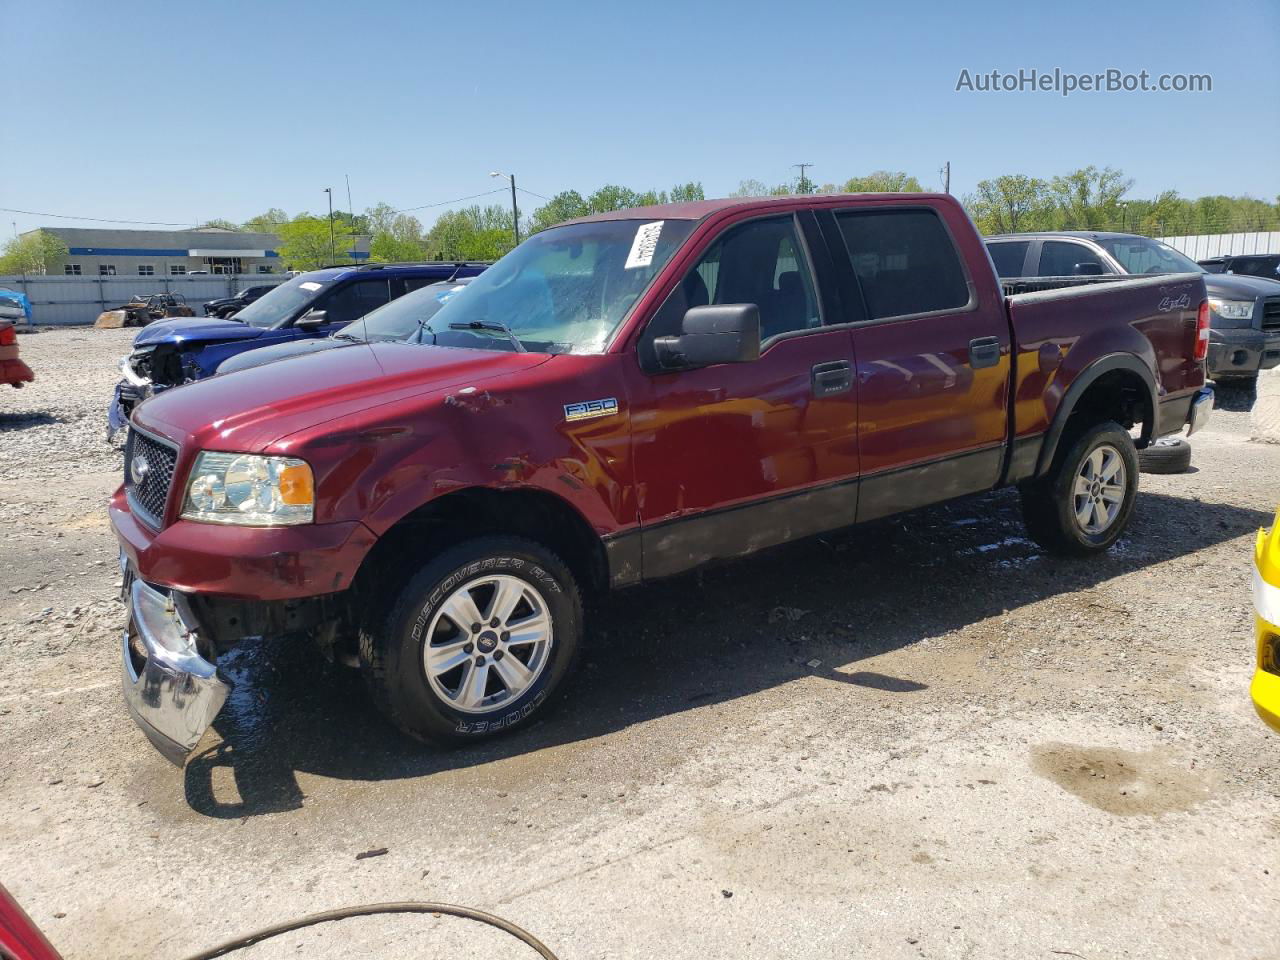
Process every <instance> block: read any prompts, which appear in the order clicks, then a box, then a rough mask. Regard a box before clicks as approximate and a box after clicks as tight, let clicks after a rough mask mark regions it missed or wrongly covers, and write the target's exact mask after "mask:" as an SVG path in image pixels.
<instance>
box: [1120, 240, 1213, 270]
mask: <svg viewBox="0 0 1280 960" xmlns="http://www.w3.org/2000/svg"><path fill="white" fill-rule="evenodd" d="M1098 243H1100V244H1102V246H1103V248H1104V249H1105V250H1106V251H1107V253H1109V254H1111V256H1113V257H1115V258H1116V262H1117V263H1119V264H1120V266H1122V267H1123V268H1124V272H1125V273H1204V272H1205V269H1204V267H1202V266H1200V264H1198V263H1196V262H1195V261H1194V260H1191V259H1190V258H1188V257H1184V256H1183V255H1182V254H1180V253H1179V252H1178V251H1177V250H1175V249H1173V247H1170V246H1167V245H1165V244H1163V243H1161V242H1160V241H1159V240H1152V239H1150V238H1149V237H1110V238H1107V237H1103V238H1100V239H1099V240H1098Z"/></svg>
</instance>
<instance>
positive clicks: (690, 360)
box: [653, 303, 760, 370]
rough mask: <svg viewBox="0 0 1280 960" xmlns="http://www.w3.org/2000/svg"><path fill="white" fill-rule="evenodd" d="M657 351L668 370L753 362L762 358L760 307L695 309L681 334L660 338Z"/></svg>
mask: <svg viewBox="0 0 1280 960" xmlns="http://www.w3.org/2000/svg"><path fill="white" fill-rule="evenodd" d="M653 352H654V354H655V356H656V357H657V359H658V363H659V365H660V366H661V367H662V368H663V369H664V370H690V369H693V368H696V367H710V366H714V365H715V364H717V363H750V362H751V361H752V360H757V359H759V357H760V308H759V307H757V306H756V305H755V304H754V303H725V304H718V305H716V306H711V307H692V308H691V309H689V310H688V311H686V313H685V315H684V319H683V320H682V321H681V323H680V335H679V336H676V337H658V338H656V339H655V340H654V341H653Z"/></svg>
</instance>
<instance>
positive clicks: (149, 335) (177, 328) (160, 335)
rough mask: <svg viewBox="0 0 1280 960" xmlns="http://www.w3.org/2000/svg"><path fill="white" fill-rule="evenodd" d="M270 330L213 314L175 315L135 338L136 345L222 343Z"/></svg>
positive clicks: (244, 338) (147, 327) (251, 336)
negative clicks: (204, 315) (213, 315)
mask: <svg viewBox="0 0 1280 960" xmlns="http://www.w3.org/2000/svg"><path fill="white" fill-rule="evenodd" d="M264 333H266V330H264V329H263V328H262V327H251V326H249V325H248V324H247V323H237V322H236V321H234V320H215V319H213V318H212V317H174V318H173V319H171V320H157V321H156V322H155V323H151V324H148V325H147V326H145V327H143V328H142V331H141V332H140V333H139V334H138V335H137V336H136V337H134V338H133V346H134V349H135V350H136V349H137V348H138V347H154V346H156V345H157V344H160V343H175V344H179V345H181V344H183V343H188V342H192V343H195V342H199V343H222V342H224V341H227V340H252V339H254V338H255V337H260V336H262V335H263V334H264Z"/></svg>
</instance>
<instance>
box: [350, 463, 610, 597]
mask: <svg viewBox="0 0 1280 960" xmlns="http://www.w3.org/2000/svg"><path fill="white" fill-rule="evenodd" d="M489 535H509V536H519V537H525V538H527V539H530V540H533V541H535V542H537V543H540V544H542V545H543V546H545V547H547V548H548V549H549V550H551V551H552V552H554V553H555V554H556V555H557V556H559V557H560V559H561V560H562V561H563V562H564V564H565V565H566V566H567V567H568V568H569V570H570V571H571V572H572V573H573V575H574V578H575V579H576V580H577V581H578V584H579V587H580V588H581V589H582V590H583V591H584V592H585V593H587V594H588V595H592V594H597V593H602V592H604V591H605V590H606V589H607V588H608V584H609V572H608V571H609V562H608V557H607V553H606V549H605V543H604V540H603V539H602V538H601V537H600V536H599V535H598V534H597V533H596V532H595V530H594V529H593V528H592V526H591V524H590V523H589V522H588V521H587V519H586V517H584V516H583V515H582V513H580V512H579V511H578V510H577V508H575V507H574V506H573V505H572V504H571V503H570V502H569V501H567V500H565V499H564V498H563V497H560V496H557V495H556V494H554V493H551V492H550V491H547V490H545V489H542V488H540V487H533V486H516V487H501V488H494V487H483V486H472V487H463V488H460V489H457V490H451V491H450V492H448V493H446V494H442V495H441V496H438V497H435V498H433V499H431V500H429V501H427V502H426V503H424V504H422V505H420V506H419V507H417V508H416V509H414V510H411V511H410V512H409V513H407V514H405V515H404V516H403V517H401V518H400V519H399V520H397V521H396V522H395V523H394V524H392V525H391V526H390V527H389V528H388V529H387V530H386V531H385V532H384V533H383V534H382V536H380V537H379V538H378V541H377V543H375V544H374V546H373V548H372V549H371V550H370V551H369V553H368V554H367V555H366V556H365V558H364V561H363V562H362V564H361V566H360V569H359V571H358V572H357V573H356V584H357V586H358V587H362V588H364V589H370V588H373V589H377V590H386V589H390V588H394V587H395V586H397V584H398V582H399V581H400V580H401V579H407V576H408V575H411V574H412V572H413V570H415V569H416V568H417V566H418V561H419V560H420V559H425V558H426V557H427V556H429V555H430V553H431V552H432V551H433V550H436V549H439V547H440V546H441V544H442V543H448V542H449V541H451V540H454V539H457V538H461V537H466V538H467V539H471V538H473V537H481V536H489ZM401 574H403V575H404V576H403V577H402V576H401Z"/></svg>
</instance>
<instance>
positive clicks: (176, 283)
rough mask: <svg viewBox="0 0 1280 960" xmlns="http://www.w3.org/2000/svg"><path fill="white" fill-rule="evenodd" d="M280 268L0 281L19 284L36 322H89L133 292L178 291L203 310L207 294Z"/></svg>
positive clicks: (262, 278) (269, 276)
mask: <svg viewBox="0 0 1280 960" xmlns="http://www.w3.org/2000/svg"><path fill="white" fill-rule="evenodd" d="M288 279H289V276H288V274H283V273H237V274H222V275H212V274H211V275H209V276H194V277H192V276H176V277H173V276H170V277H135V276H116V277H42V276H32V275H28V276H26V277H25V278H24V277H21V276H4V277H0V287H8V288H9V289H10V290H19V291H21V292H22V293H25V294H26V295H27V299H29V300H30V301H31V322H32V323H37V324H77V323H93V321H94V320H96V319H97V318H98V314H99V313H101V312H102V311H103V310H107V309H109V308H111V307H118V306H120V304H122V303H124V302H125V301H126V300H128V299H129V298H130V297H131V296H133V295H134V294H140V295H142V296H147V295H148V294H152V293H177V294H181V295H182V296H183V297H185V298H186V301H187V304H188V306H190V307H191V309H192V310H194V311H195V312H196V315H197V316H201V315H203V313H204V310H203V309H201V307H202V305H203V304H204V302H205V301H206V300H215V299H218V298H220V297H230V296H232V295H233V294H235V293H238V292H239V291H241V290H243V289H245V287H256V286H260V285H262V284H280V283H284V282H285V281H286V280H288Z"/></svg>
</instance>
